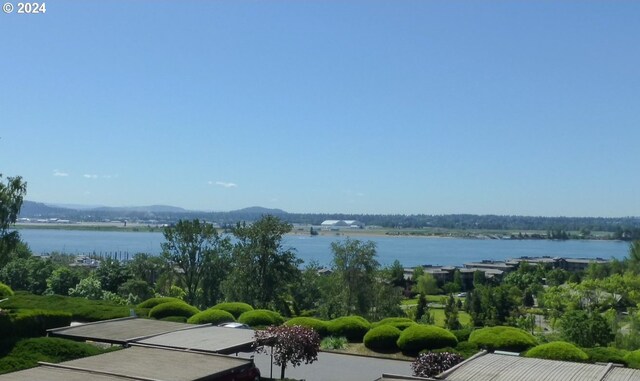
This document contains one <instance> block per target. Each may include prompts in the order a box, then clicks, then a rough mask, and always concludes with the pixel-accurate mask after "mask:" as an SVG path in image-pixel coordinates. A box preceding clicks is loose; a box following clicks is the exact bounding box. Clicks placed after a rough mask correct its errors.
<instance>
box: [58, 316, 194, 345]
mask: <svg viewBox="0 0 640 381" xmlns="http://www.w3.org/2000/svg"><path fill="white" fill-rule="evenodd" d="M197 327H198V326H197V325H193V324H185V323H175V322H170V321H161V320H152V319H139V318H135V317H126V318H121V319H112V320H105V321H99V322H95V323H87V324H81V325H76V326H73V327H63V328H55V329H50V330H49V331H48V332H49V334H50V335H51V336H58V337H65V338H69V339H75V340H93V341H99V342H103V343H112V344H126V343H129V342H132V341H136V340H140V339H144V338H148V337H151V336H156V335H160V334H163V333H169V332H175V331H179V330H184V329H193V328H197Z"/></svg>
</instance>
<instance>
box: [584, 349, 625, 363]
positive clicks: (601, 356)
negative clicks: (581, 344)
mask: <svg viewBox="0 0 640 381" xmlns="http://www.w3.org/2000/svg"><path fill="white" fill-rule="evenodd" d="M582 350H583V351H584V353H586V354H587V356H589V362H602V363H609V362H612V363H614V364H623V365H627V360H625V359H624V356H626V355H627V353H629V351H625V350H624V349H618V348H613V347H595V348H582Z"/></svg>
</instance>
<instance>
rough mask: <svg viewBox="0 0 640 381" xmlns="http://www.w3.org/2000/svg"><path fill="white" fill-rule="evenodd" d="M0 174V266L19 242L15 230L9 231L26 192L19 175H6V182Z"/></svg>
mask: <svg viewBox="0 0 640 381" xmlns="http://www.w3.org/2000/svg"><path fill="white" fill-rule="evenodd" d="M1 180H2V174H0V268H1V267H3V266H4V265H5V264H6V263H7V262H8V261H9V254H10V253H11V251H12V250H14V249H15V248H16V245H17V244H18V242H20V235H19V234H18V232H17V231H15V230H14V231H9V228H10V227H11V225H13V224H15V222H16V219H17V218H18V213H20V208H21V207H22V200H23V198H24V195H25V194H26V193H27V183H25V182H23V181H22V178H21V177H20V176H17V177H8V178H7V183H6V184H4V183H3V182H2V181H1Z"/></svg>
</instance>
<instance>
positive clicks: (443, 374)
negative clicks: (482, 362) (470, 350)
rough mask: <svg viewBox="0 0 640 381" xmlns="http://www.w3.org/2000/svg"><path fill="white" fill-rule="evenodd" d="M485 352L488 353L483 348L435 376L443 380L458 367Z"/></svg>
mask: <svg viewBox="0 0 640 381" xmlns="http://www.w3.org/2000/svg"><path fill="white" fill-rule="evenodd" d="M487 353H489V352H488V351H487V350H483V351H481V352H478V353H476V354H475V355H473V356H471V357H469V358H468V359H466V360H464V361H463V362H461V363H460V364H456V365H454V366H453V367H451V368H449V369H447V370H445V371H444V372H442V373H440V374H439V375H437V376H436V377H435V378H436V379H439V380H443V379H446V378H447V377H449V375H450V374H451V373H453V372H455V371H456V370H458V368H460V367H462V366H464V365H466V364H467V363H469V362H471V361H473V360H475V359H477V358H478V357H482V356H484V355H486V354H487Z"/></svg>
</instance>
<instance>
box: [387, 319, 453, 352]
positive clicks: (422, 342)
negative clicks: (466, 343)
mask: <svg viewBox="0 0 640 381" xmlns="http://www.w3.org/2000/svg"><path fill="white" fill-rule="evenodd" d="M397 344H398V348H400V349H402V351H403V352H405V353H418V352H420V351H421V350H424V349H438V348H445V347H455V346H456V345H458V340H457V339H456V337H455V336H454V335H453V333H451V332H449V331H447V330H446V329H443V328H440V327H436V326H435V325H422V324H416V325H413V326H411V327H409V328H407V329H405V330H404V331H402V333H401V334H400V337H399V338H398V342H397Z"/></svg>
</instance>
